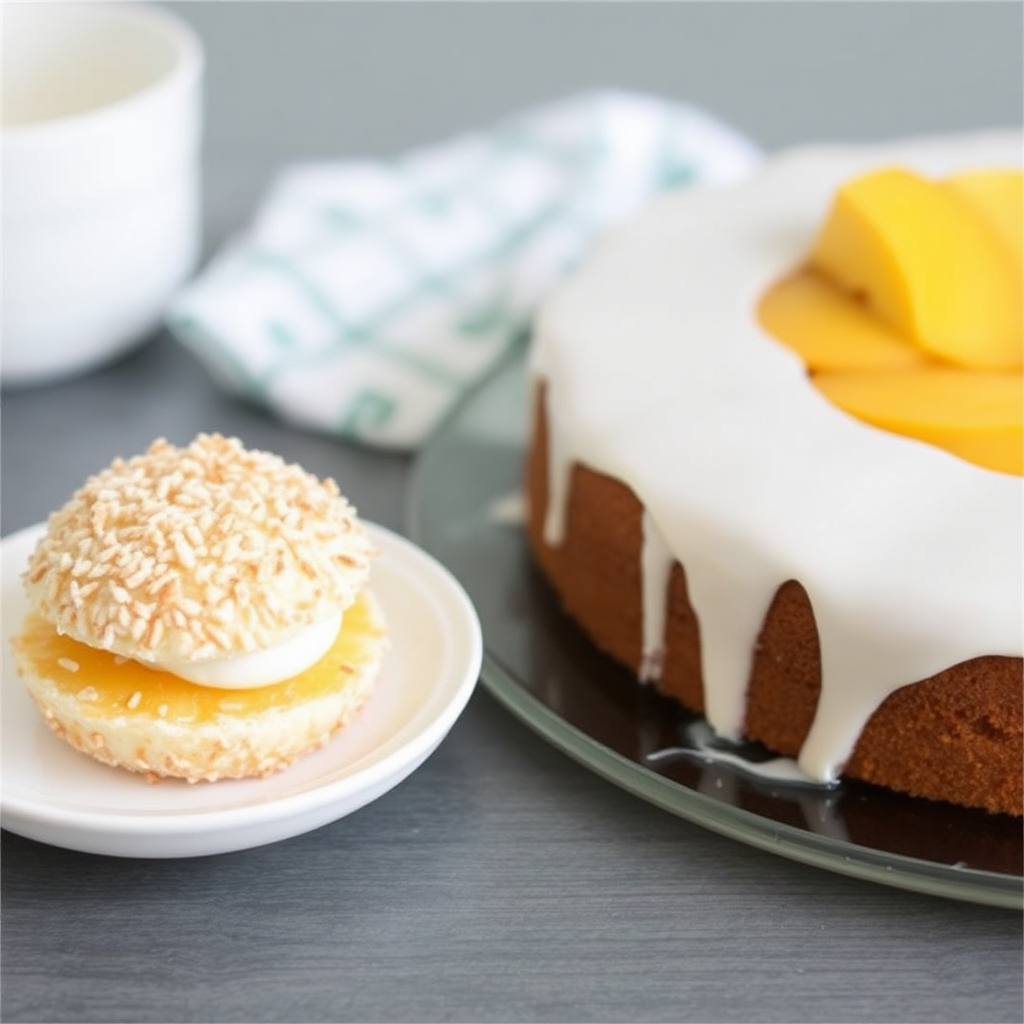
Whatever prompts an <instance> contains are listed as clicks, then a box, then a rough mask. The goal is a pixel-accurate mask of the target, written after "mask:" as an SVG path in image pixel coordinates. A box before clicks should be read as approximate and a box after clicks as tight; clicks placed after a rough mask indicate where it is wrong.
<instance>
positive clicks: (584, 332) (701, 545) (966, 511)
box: [527, 133, 1024, 815]
mask: <svg viewBox="0 0 1024 1024" xmlns="http://www.w3.org/2000/svg"><path fill="white" fill-rule="evenodd" d="M1020 155H1021V138H1020V136H1019V135H1014V134H1009V133H983V134H978V135H973V136H968V137H961V138H955V139H922V140H913V141H910V142H906V143H899V144H891V145H879V146H862V147H835V146H833V147H815V148H807V149H802V150H798V151H794V152H792V153H788V154H784V155H781V156H779V157H777V158H774V159H772V160H771V161H769V162H768V163H767V164H766V165H765V166H764V168H763V169H762V170H761V171H759V172H758V173H757V174H756V175H755V176H754V177H753V178H752V179H750V180H749V181H747V182H745V183H743V184H741V185H739V186H735V187H731V188H728V189H721V190H717V189H715V190H710V189H708V190H700V191H698V190H690V191H683V192H679V193H675V194H671V195H668V196H665V197H662V198H661V199H659V200H657V201H655V202H654V203H653V204H652V205H651V206H650V208H649V209H648V210H647V211H646V212H645V213H644V214H643V215H641V216H640V217H639V218H638V219H637V220H635V221H634V222H632V223H630V224H628V225H625V226H622V227H619V228H616V229H614V230H613V231H611V232H609V233H608V235H607V236H606V237H605V238H604V239H603V240H602V242H601V243H600V244H599V245H598V247H597V248H596V250H595V251H594V252H593V253H592V254H591V255H590V257H589V258H588V259H587V260H586V261H585V263H584V264H583V266H582V267H581V268H580V269H579V270H578V271H577V272H576V273H575V274H573V275H572V276H571V278H570V279H568V280H567V281H566V282H564V283H563V284H562V285H561V286H560V287H559V288H558V289H557V290H556V291H555V292H554V293H553V294H552V295H551V296H550V297H549V299H548V300H547V301H546V302H545V304H544V305H543V307H542V309H541V311H540V314H539V316H538V318H537V321H536V323H535V329H534V335H533V341H532V346H531V355H530V369H531V377H532V382H533V394H534V413H533V425H532V432H531V437H530V442H529V448H528V460H527V494H528V502H527V507H528V532H529V539H530V544H531V547H532V550H533V552H534V554H535V557H536V559H537V561H538V563H539V565H540V567H541V569H542V571H543V572H544V574H545V575H546V577H547V578H548V580H549V581H550V582H551V584H552V585H553V587H554V589H555V590H556V592H557V593H558V595H559V597H560V599H561V601H562V603H563V605H564V608H565V610H566V611H567V612H568V614H569V615H571V616H572V617H573V618H574V619H576V620H577V622H578V623H579V624H580V625H581V626H582V628H583V629H584V630H585V632H586V633H587V634H588V635H589V636H590V637H591V639H592V640H593V642H594V643H595V644H596V645H597V646H599V647H600V648H601V649H602V650H604V651H605V652H606V653H608V654H609V655H610V656H611V657H612V658H614V659H616V660H617V661H620V662H622V663H624V664H625V665H627V666H628V667H630V668H631V669H633V670H634V671H635V672H636V674H637V677H638V679H639V680H641V681H645V682H648V683H652V684H654V685H656V686H657V687H658V688H659V689H660V690H661V691H662V692H664V693H665V694H668V695H670V696H672V697H675V698H677V699H678V700H679V701H680V702H681V703H683V704H684V705H686V706H687V707H689V708H691V709H693V710H696V711H699V712H702V713H703V714H704V715H705V716H706V718H707V719H708V721H709V723H710V725H711V726H712V727H713V728H714V730H715V731H716V732H717V733H718V734H719V735H720V736H721V737H724V738H734V739H740V738H744V737H746V738H751V739H755V740H758V741H760V742H762V743H763V744H765V745H766V746H767V747H769V748H770V749H772V750H775V751H777V752H779V753H781V754H784V755H787V756H791V757H793V758H795V759H796V760H797V762H798V764H799V765H800V767H801V768H802V770H803V772H804V774H805V775H807V776H808V777H809V778H810V779H812V780H817V781H820V782H822V783H828V782H832V781H834V780H835V779H837V778H839V777H841V776H842V777H848V778H856V779H860V780H863V781H867V782H870V783H875V784H877V785H881V786H884V787H887V788H890V789H894V790H898V791H900V792H904V793H908V794H911V795H915V796H920V797H926V798H929V799H934V800H945V801H951V802H954V803H957V804H961V805H965V806H970V807H980V808H984V809H986V810H988V811H991V812H995V813H1008V814H1014V815H1020V814H1021V812H1022V806H1021V803H1022V756H1024V754H1022V740H1021V735H1022V730H1021V719H1022V658H1021V655H1022V622H1024V615H1022V563H1021V524H1022V489H1021V478H1020V476H1018V475H1016V474H1015V473H1013V472H1003V471H999V470H994V469H991V468H987V467H985V466H982V465H978V464H976V463H972V462H970V461H967V460H965V459H963V458H960V457H958V456H957V455H954V454H951V453H950V452H949V451H946V450H943V449H942V448H940V447H937V446H935V445H933V444H930V443H924V442H922V441H921V440H919V439H915V438H911V437H905V436H898V435H897V434H893V433H891V432H889V431H888V430H883V429H879V428H878V427H876V426H872V425H870V424H868V423H865V422H862V421H860V420H858V419H856V418H854V417H853V416H851V415H850V414H849V413H847V412H845V411H843V410H841V409H840V408H837V406H836V405H835V404H833V403H832V402H831V401H830V400H829V398H828V397H826V395H825V394H823V393H822V391H821V390H819V389H818V388H816V387H815V386H814V384H813V383H812V382H811V380H810V375H809V373H808V370H807V367H806V366H805V365H804V363H803V362H802V361H801V359H800V358H799V357H798V356H796V355H795V354H794V353H793V352H792V351H791V350H789V349H787V348H786V347H785V346H784V345H782V344H780V343H779V341H778V340H777V339H776V338H774V337H772V336H771V335H770V334H769V332H768V331H766V330H765V329H764V328H763V327H762V326H761V325H760V323H759V320H758V307H759V305H760V303H761V302H762V300H763V298H764V296H765V295H766V294H767V293H769V292H770V290H771V289H772V288H773V286H775V285H776V284H777V282H779V281H780V280H783V279H785V278H786V277H787V275H792V274H793V273H794V271H796V270H798V269H799V268H801V267H803V266H804V265H805V264H806V263H807V260H808V256H809V254H810V253H811V251H812V249H813V247H814V242H815V239H816V237H817V236H818V234H819V231H820V229H821V226H822V224H823V223H824V222H825V220H826V217H827V215H828V211H829V209H830V206H831V204H832V203H833V200H834V197H835V195H836V192H837V190H838V189H839V188H840V187H841V186H842V185H843V183H844V182H847V181H849V180H850V179H851V178H854V177H855V176H857V175H860V174H864V173H865V172H867V171H869V170H871V169H872V168H876V167H879V166H889V165H898V166H900V167H909V168H913V169H915V170H916V171H919V172H920V173H922V174H929V175H949V174H951V173H953V172H955V171H957V170H959V169H965V168H969V169H974V168H988V167H1017V166H1019V163H1020ZM1018 366H1019V363H1018ZM1013 372H1015V373H1018V374H1019V370H1014V371H1013ZM1018 436H1019V435H1018ZM1018 446H1019V445H1018Z"/></svg>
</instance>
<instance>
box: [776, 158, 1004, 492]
mask: <svg viewBox="0 0 1024 1024" xmlns="http://www.w3.org/2000/svg"><path fill="white" fill-rule="evenodd" d="M1022 235H1024V173H1022V172H1021V171H1017V170H992V171H989V170H984V171H971V172H966V173H962V174H957V175H953V176H951V177H949V178H947V179H945V180H932V179H929V178H925V177H922V176H920V175H917V174H913V173H911V172H909V171H906V170H903V169H901V168H885V169H882V170H879V171H873V172H871V173H869V174H866V175H862V176H861V177H859V178H856V179H854V180H852V181H850V182H847V183H846V184H845V185H843V186H842V187H841V188H840V189H839V190H838V192H837V194H836V196H835V199H834V202H833V204H832V208H831V211H830V213H829V215H828V217H827V219H826V221H825V223H824V224H823V226H822V228H821V230H820V232H819V234H818V237H817V239H816V240H815V243H814V245H813V248H812V251H811V253H810V256H809V260H808V264H807V265H806V266H804V267H800V268H798V269H797V270H796V271H794V272H793V273H792V274H791V275H789V276H788V277H786V278H784V279H783V280H781V281H779V282H778V283H776V284H775V285H774V286H773V287H772V288H771V289H770V290H769V291H768V292H767V294H765V295H764V296H763V297H762V299H761V302H760V304H759V306H758V309H757V317H758V321H759V323H760V324H761V326H762V327H763V328H764V329H765V330H766V331H767V332H768V333H769V334H771V335H772V336H773V337H774V338H776V339H777V340H778V341H780V342H782V344H784V345H786V346H787V347H788V348H790V349H792V350H793V351H794V352H796V353H797V354H798V355H799V356H800V357H801V359H802V360H803V361H804V364H805V365H806V366H807V369H808V372H809V374H810V376H811V380H812V381H813V382H814V384H815V385H816V386H817V387H818V389H819V390H820V391H821V392H822V393H823V394H824V395H825V396H826V397H827V398H828V399H829V400H830V401H831V402H833V404H835V405H837V406H838V407H839V408H841V409H843V410H845V411H846V412H848V413H850V414H851V415H853V416H856V417H858V418H859V419H861V420H863V421H864V422H867V423H870V424H872V425H874V426H876V427H880V428H882V429H884V430H889V431H892V432H894V433H897V434H903V435H905V436H908V437H913V438H917V439H918V440H921V441H925V442H927V443H929V444H933V445H936V446H938V447H940V448H944V449H945V450H947V451H949V452H952V453H953V454H955V455H957V456H959V457H960V458H963V459H966V460H967V461H969V462H972V463H975V464H976V465H979V466H983V467H985V468H987V469H994V470H997V471H1000V472H1004V473H1014V474H1017V475H1021V474H1024V378H1022V374H1021V365H1022V357H1024V337H1022V329H1024V256H1022V253H1024V241H1022Z"/></svg>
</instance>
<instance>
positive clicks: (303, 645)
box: [146, 612, 342, 690]
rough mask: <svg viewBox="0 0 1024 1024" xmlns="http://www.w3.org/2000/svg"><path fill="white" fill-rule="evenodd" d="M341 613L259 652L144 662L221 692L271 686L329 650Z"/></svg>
mask: <svg viewBox="0 0 1024 1024" xmlns="http://www.w3.org/2000/svg"><path fill="white" fill-rule="evenodd" d="M341 620H342V613H340V612H339V613H338V614H337V615H332V616H331V617H330V618H328V619H324V620H323V621H322V622H318V623H316V624H315V625H313V626H310V627H309V628H308V629H306V630H303V632H301V633H299V634H298V636H293V637H292V638H291V639H289V640H285V641H284V642H283V643H280V644H275V645H274V646H273V647H266V648H264V649H263V650H261V651H252V652H250V653H247V654H235V655H231V656H230V657H226V658H210V659H207V660H204V661H160V662H155V663H149V662H147V663H146V664H147V667H149V668H157V669H160V670H162V671H164V672H170V673H172V674H173V675H176V676H179V677H180V678H182V679H187V680H188V681H189V682H190V683H197V684H198V685H199V686H210V687H213V688H215V689H221V690H247V689H250V688H252V687H256V686H272V685H273V684H274V683H280V682H283V681H284V680H285V679H290V678H291V677H292V676H296V675H298V674H299V673H300V672H305V671H306V669H307V668H311V667H312V666H313V665H315V664H316V663H317V662H318V661H319V660H320V659H321V658H322V657H323V656H324V655H325V654H326V653H327V652H328V651H329V650H330V648H331V644H333V643H334V640H335V637H337V635H338V630H339V629H341Z"/></svg>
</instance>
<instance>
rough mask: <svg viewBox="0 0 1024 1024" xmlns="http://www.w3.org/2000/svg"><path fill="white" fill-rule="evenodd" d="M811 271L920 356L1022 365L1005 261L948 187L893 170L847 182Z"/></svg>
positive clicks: (1009, 261)
mask: <svg viewBox="0 0 1024 1024" xmlns="http://www.w3.org/2000/svg"><path fill="white" fill-rule="evenodd" d="M811 263H812V264H813V265H814V266H816V267H818V268H819V269H820V270H821V271H822V272H823V273H825V274H826V275H828V276H829V277H830V278H831V279H832V280H834V281H835V282H836V283H837V284H839V285H841V286H842V287H844V288H846V289H847V290H848V291H851V292H853V293H855V294H861V295H863V296H864V298H865V301H866V302H867V304H868V305H869V306H870V307H871V308H872V309H873V310H875V311H876V312H877V313H878V314H879V315H880V316H881V317H882V318H883V319H884V320H885V321H887V322H888V323H889V324H891V325H892V326H893V327H894V328H895V329H896V330H897V331H899V333H900V334H902V335H904V336H905V337H907V338H909V339H910V340H911V341H912V342H913V343H914V344H915V345H917V346H918V347H919V348H921V349H923V350H924V351H925V352H928V353H930V354H932V355H934V356H936V357H938V358H940V359H943V360H946V361H948V362H951V363H954V364H957V365H960V366H967V367H974V368H978V369H986V370H1006V369H1015V368H1018V367H1020V365H1021V355H1022V345H1024V335H1022V323H1021V298H1022V283H1021V280H1020V275H1019V273H1017V268H1016V267H1015V261H1014V259H1013V257H1012V252H1011V250H1010V247H1009V246H1008V244H1007V243H1006V242H1005V241H1004V239H1003V237H1002V235H1001V233H1000V232H999V231H997V230H995V229H994V228H993V227H992V226H991V223H990V220H989V218H988V217H986V216H979V214H978V213H977V211H976V209H975V207H974V205H973V204H972V203H970V202H968V201H966V200H965V199H964V198H963V196H962V195H961V193H960V191H958V190H957V189H955V188H951V187H949V186H947V185H944V184H943V183H942V182H938V181H932V180H930V179H927V178H924V177H921V176H920V175H917V174H913V173H911V172H910V171H906V170H903V169H901V168H898V167H894V168H885V169H883V170H879V171H874V172H872V173H870V174H866V175H863V176H862V177H860V178H856V179H854V180H853V181H851V182H848V183H847V184H845V185H844V186H842V188H840V189H839V191H838V192H837V194H836V196H835V200H834V202H833V206H832V210H831V212H830V214H829V216H828V219H827V220H826V222H825V225H824V227H823V228H822V230H821V233H820V234H819V236H818V239H817V241H816V243H815V246H814V250H813V252H812V254H811Z"/></svg>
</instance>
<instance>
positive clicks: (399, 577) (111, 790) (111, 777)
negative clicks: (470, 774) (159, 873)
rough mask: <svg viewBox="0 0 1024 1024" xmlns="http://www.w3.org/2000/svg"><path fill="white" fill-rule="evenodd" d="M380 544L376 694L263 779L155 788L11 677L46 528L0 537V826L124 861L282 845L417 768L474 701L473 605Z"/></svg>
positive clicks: (438, 571)
mask: <svg viewBox="0 0 1024 1024" xmlns="http://www.w3.org/2000/svg"><path fill="white" fill-rule="evenodd" d="M368 529H369V531H370V535H371V537H372V538H373V540H374V542H375V543H376V544H377V546H378V548H379V549H380V551H381V556H380V558H378V559H377V560H376V562H375V563H374V567H373V570H372V579H371V582H372V586H373V588H374V593H375V594H376V596H377V598H378V600H379V601H380V604H381V606H382V608H383V610H384V614H385V616H386V619H387V624H388V631H389V635H390V640H391V648H390V650H389V652H388V654H387V656H386V658H385V661H384V664H383V666H382V670H381V678H380V681H379V683H378V686H377V690H376V691H375V693H374V695H373V697H372V698H371V700H370V702H369V703H368V704H367V706H366V707H365V708H364V709H363V711H362V712H361V713H360V715H359V716H358V717H357V718H356V720H355V721H353V722H352V723H351V724H350V725H349V726H348V727H347V728H345V729H343V730H342V731H341V732H340V733H339V734H338V735H337V736H336V737H335V738H334V739H333V740H331V742H330V743H328V744H327V746H325V747H324V748H323V749H322V750H319V751H317V752H316V753H314V754H311V755H309V756H308V757H306V758H303V759H302V760H301V761H299V762H298V763H296V764H295V765H293V766H292V767H291V768H288V769H287V770H285V771H283V772H280V773H279V774H277V775H273V776H270V777H269V778H266V779H251V780H249V779H246V780H240V781H222V782H216V783H199V784H198V785H189V784H188V783H185V782H179V781H177V780H162V781H161V782H158V783H155V784H151V783H148V782H146V780H145V778H144V777H143V776H141V775H136V774H133V773H131V772H127V771H123V770H121V769H117V768H109V767H107V766H106V765H103V764H100V763H99V762H98V761H94V760H93V759H92V758H90V757H87V756H85V755H83V754H80V753H77V752H76V751H75V750H73V749H72V748H71V747H69V746H68V745H67V744H66V743H64V742H63V741H62V740H60V739H58V738H57V737H56V736H55V735H54V734H53V733H52V732H51V731H50V729H49V728H48V727H47V726H46V724H45V723H44V722H43V719H42V716H41V715H40V714H39V711H38V710H37V708H36V706H35V705H34V704H33V703H32V701H31V699H30V698H29V696H28V694H27V692H26V690H25V688H24V686H23V685H22V683H21V681H20V680H19V679H18V677H17V675H16V674H15V672H14V667H13V663H12V657H11V650H10V646H11V645H10V635H11V633H12V632H16V631H17V629H18V628H19V626H20V623H21V621H22V618H23V616H24V614H25V610H26V600H25V596H24V593H23V590H22V586H21V582H20V578H19V577H20V574H21V571H22V569H23V568H24V566H25V563H26V560H27V558H28V555H29V553H30V552H31V550H32V548H33V546H34V545H35V542H36V540H37V539H38V537H39V536H40V534H41V532H42V530H43V527H42V526H41V525H39V526H33V527H29V528H28V529H26V530H22V531H21V532H19V533H16V534H13V535H12V536H10V537H7V538H5V539H4V540H3V542H2V546H0V560H2V565H0V571H2V582H3V648H4V649H3V675H2V678H0V686H2V694H3V722H2V743H3V749H2V798H0V824H2V825H3V827H4V828H6V829H9V830H10V831H12V832H16V833H18V834H19V835H22V836H27V837H28V838H30V839H37V840H39V841H41V842H44V843H50V844H51V845H54V846H63V847H67V848H69V849H72V850H83V851H86V852H88V853H102V854H109V855H114V856H123V857H196V856H202V855H206V854H213V853H225V852H228V851H232V850H243V849H248V848H250V847H254V846H262V845H264V844H266V843H272V842H276V841H278V840H280V839H287V838H289V837H291V836H296V835H300V834H301V833H303V832H308V831H310V830H312V829H315V828H319V827H320V826H321V825H325V824H327V823H328V822H331V821H335V820H337V819H338V818H341V817H344V816H345V815H346V814H351V813H352V812H353V811H355V810H358V809H359V808H360V807H363V806H365V805H366V804H368V803H370V802H371V801H372V800H376V799H377V797H379V796H382V795H383V794H384V793H386V792H387V791H388V790H390V789H391V788H392V787H394V786H395V785H397V784H398V783H399V782H401V781H402V780H403V779H405V778H406V777H407V776H408V775H409V774H410V773H411V772H413V771H415V769H416V768H418V767H419V766H420V765H421V764H422V763H423V761H424V760H426V758H427V757H428V756H429V755H430V754H431V753H432V752H433V751H434V749H435V748H436V747H437V745H438V744H439V743H440V742H441V740H442V739H444V737H445V736H446V735H447V733H448V730H449V729H450V728H451V727H452V725H453V724H454V723H455V720H456V719H457V718H458V716H459V714H460V713H461V712H462V709H463V708H464V707H465V706H466V702H467V701H468V700H469V697H470V694H471V693H472V692H473V687H474V686H475V684H476V680H477V676H478V674H479V670H480V661H481V652H482V644H481V637H480V622H479V619H478V618H477V615H476V611H475V610H474V608H473V605H472V604H471V603H470V601H469V598H468V597H467V596H466V593H465V591H464V590H463V589H462V586H461V585H460V584H459V583H458V582H457V581H456V580H455V578H454V577H453V576H452V575H451V574H450V573H449V572H448V570H447V569H445V568H444V567H442V566H441V565H440V563H438V562H436V561H435V560H434V559H433V558H432V557H431V556H430V555H428V554H426V553H425V552H423V551H422V550H420V549H419V548H418V547H416V546H415V545H414V544H412V543H410V542H409V541H407V540H405V539H404V538H403V537H400V536H399V535H397V534H395V533H392V532H391V531H389V530H386V529H384V528H383V527H380V526H375V525H373V524H368Z"/></svg>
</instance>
